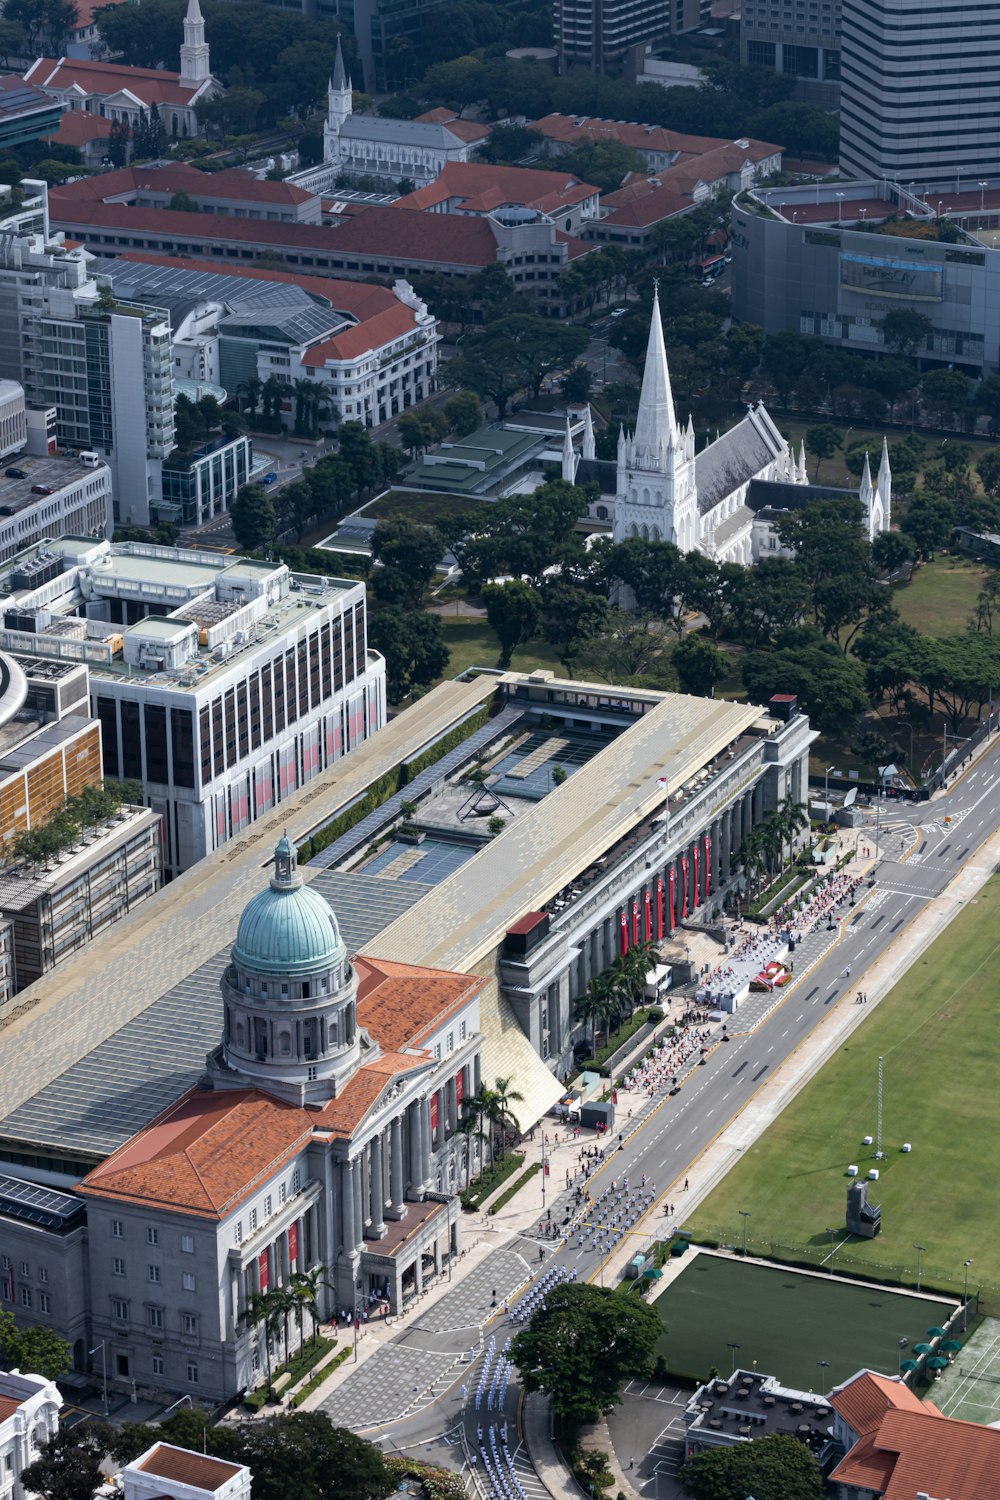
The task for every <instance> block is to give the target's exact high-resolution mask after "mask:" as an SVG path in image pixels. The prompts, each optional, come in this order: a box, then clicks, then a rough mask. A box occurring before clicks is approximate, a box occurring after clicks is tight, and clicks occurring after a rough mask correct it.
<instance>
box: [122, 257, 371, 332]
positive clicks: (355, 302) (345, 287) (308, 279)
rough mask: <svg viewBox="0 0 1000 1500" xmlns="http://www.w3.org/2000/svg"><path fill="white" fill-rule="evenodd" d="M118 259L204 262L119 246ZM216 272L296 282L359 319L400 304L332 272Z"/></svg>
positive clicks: (183, 264)
mask: <svg viewBox="0 0 1000 1500" xmlns="http://www.w3.org/2000/svg"><path fill="white" fill-rule="evenodd" d="M119 259H120V260H134V261H141V262H142V264H143V265H146V266H179V267H180V268H181V269H182V270H185V271H204V270H205V263H204V261H200V260H191V259H190V258H189V257H188V256H184V255H154V254H153V253H152V252H151V251H147V250H123V251H122V252H121V255H120V256H119ZM219 275H220V276H248V277H250V278H251V279H253V280H256V281H287V282H288V283H289V284H290V285H291V286H300V287H302V289H303V290H304V291H306V292H309V293H310V294H311V295H312V296H313V297H321V298H322V299H323V301H324V302H329V303H330V304H331V305H332V306H333V307H335V308H337V310H338V311H339V312H346V313H351V314H353V316H354V317H356V318H358V319H359V321H364V319H366V318H373V317H375V315H376V314H377V313H382V312H386V311H387V310H389V309H390V308H392V307H398V306H400V304H399V302H398V301H397V299H396V297H395V295H394V294H393V293H392V292H390V290H389V288H388V287H384V286H377V285H376V284H375V282H373V281H338V280H337V278H336V277H335V276H307V275H306V274H305V272H299V271H270V270H265V269H264V268H263V267H259V266H241V265H235V266H231V265H229V264H228V263H227V264H226V265H222V266H220V267H219Z"/></svg>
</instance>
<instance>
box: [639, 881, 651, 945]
mask: <svg viewBox="0 0 1000 1500" xmlns="http://www.w3.org/2000/svg"><path fill="white" fill-rule="evenodd" d="M642 904H643V914H642V916H643V920H642V930H643V932H644V933H645V936H646V942H647V943H648V942H651V941H652V937H653V917H652V913H651V911H650V895H649V887H648V886H647V887H646V889H645V890H644V891H643V893H642Z"/></svg>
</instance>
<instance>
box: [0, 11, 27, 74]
mask: <svg viewBox="0 0 1000 1500" xmlns="http://www.w3.org/2000/svg"><path fill="white" fill-rule="evenodd" d="M27 45H28V35H27V32H26V31H25V29H24V27H23V26H22V25H21V23H20V21H14V20H10V19H7V20H3V21H0V63H2V64H3V66H4V67H5V68H9V67H10V59H11V57H12V56H14V57H21V56H23V54H24V51H25V48H26V47H27Z"/></svg>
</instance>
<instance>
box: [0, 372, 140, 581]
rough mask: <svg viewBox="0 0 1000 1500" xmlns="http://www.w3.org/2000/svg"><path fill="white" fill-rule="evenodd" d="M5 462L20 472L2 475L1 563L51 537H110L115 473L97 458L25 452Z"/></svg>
mask: <svg viewBox="0 0 1000 1500" xmlns="http://www.w3.org/2000/svg"><path fill="white" fill-rule="evenodd" d="M6 383H7V382H0V384H6ZM11 383H13V382H11ZM23 415H24V413H23V397H22V417H23ZM2 422H3V416H2V414H0V425H2ZM24 430H25V433H26V432H27V423H26V421H25V423H24ZM24 441H25V444H26V443H27V437H25V439H24ZM6 457H7V464H6V466H7V468H11V469H16V470H17V471H18V472H17V474H7V473H5V472H4V471H3V470H0V563H4V562H9V561H10V559H11V558H12V557H14V555H15V554H16V553H18V552H23V551H24V550H25V548H26V547H33V546H35V545H37V544H38V543H40V542H43V541H44V540H45V539H46V538H48V537H59V536H66V535H67V534H69V535H74V536H109V535H110V534H111V529H112V514H111V509H112V508H111V470H110V469H109V467H108V465H107V464H106V463H105V462H103V460H100V459H98V457H97V455H96V454H95V453H93V452H90V453H87V454H85V456H84V457H83V458H69V457H62V456H61V455H59V454H56V455H55V456H51V455H49V454H45V455H44V456H39V457H35V456H32V455H30V454H28V453H26V452H25V451H23V450H21V451H18V452H17V453H16V461H14V462H11V459H12V458H14V457H15V455H14V454H13V453H11V454H8V455H7V456H6ZM36 490H39V491H40V493H38V494H36V493H35V491H36Z"/></svg>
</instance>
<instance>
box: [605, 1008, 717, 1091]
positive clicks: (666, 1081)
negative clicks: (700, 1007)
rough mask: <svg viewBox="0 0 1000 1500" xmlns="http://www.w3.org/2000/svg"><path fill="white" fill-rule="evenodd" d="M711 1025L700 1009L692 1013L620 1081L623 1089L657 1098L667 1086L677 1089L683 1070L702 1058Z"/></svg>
mask: <svg viewBox="0 0 1000 1500" xmlns="http://www.w3.org/2000/svg"><path fill="white" fill-rule="evenodd" d="M707 1036H708V1028H707V1027H706V1026H705V1018H704V1016H702V1015H699V1014H698V1012H697V1011H693V1012H688V1013H687V1015H686V1016H685V1018H684V1023H682V1024H681V1025H680V1026H678V1027H676V1028H675V1030H674V1034H673V1036H670V1037H663V1038H661V1040H660V1041H659V1043H658V1044H657V1045H656V1046H655V1047H653V1048H651V1049H650V1051H649V1052H648V1053H647V1054H646V1056H645V1057H644V1058H642V1059H641V1060H640V1061H639V1062H637V1063H635V1064H634V1065H633V1066H632V1067H631V1068H630V1069H629V1071H628V1072H627V1073H626V1074H625V1075H624V1077H623V1078H622V1079H621V1081H620V1082H619V1084H618V1087H619V1088H620V1089H626V1090H628V1091H630V1092H631V1091H633V1090H634V1091H639V1092H641V1093H644V1094H645V1095H646V1097H647V1098H648V1099H654V1098H655V1097H656V1095H657V1094H658V1093H659V1092H660V1091H661V1090H662V1089H664V1088H673V1086H674V1083H675V1082H677V1081H678V1080H679V1078H680V1076H681V1074H682V1073H683V1072H685V1071H686V1070H687V1069H688V1068H689V1067H691V1066H693V1065H694V1064H695V1063H697V1062H698V1060H699V1059H700V1056H701V1053H702V1052H703V1051H704V1049H705V1044H706V1038H707Z"/></svg>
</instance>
